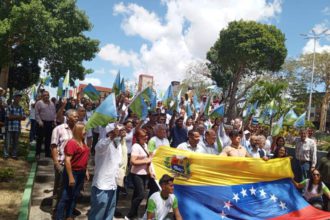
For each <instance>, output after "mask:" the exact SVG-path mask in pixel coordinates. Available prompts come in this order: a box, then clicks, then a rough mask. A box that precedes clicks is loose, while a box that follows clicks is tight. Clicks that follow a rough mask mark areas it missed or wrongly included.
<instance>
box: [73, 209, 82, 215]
mask: <svg viewBox="0 0 330 220" xmlns="http://www.w3.org/2000/svg"><path fill="white" fill-rule="evenodd" d="M72 215H74V216H75V217H77V216H79V215H81V211H79V210H78V209H74V210H73V211H72Z"/></svg>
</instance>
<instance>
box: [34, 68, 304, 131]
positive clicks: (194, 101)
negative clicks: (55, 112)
mask: <svg viewBox="0 0 330 220" xmlns="http://www.w3.org/2000/svg"><path fill="white" fill-rule="evenodd" d="M51 80H52V78H51V76H47V77H45V78H44V79H43V80H42V83H43V84H44V85H49V83H50V82H51ZM69 87H70V72H69V71H68V72H67V73H66V75H65V77H64V78H63V77H61V78H60V79H59V83H58V90H57V95H58V96H59V97H63V96H64V95H66V94H65V91H67V90H68V88H69ZM207 89H208V90H209V91H210V92H209V96H208V97H207V100H206V103H205V104H204V106H203V109H200V108H201V106H200V103H199V100H198V98H197V95H196V94H194V95H193V96H192V97H191V101H185V103H184V109H185V112H186V116H187V117H191V116H193V112H199V111H200V110H201V112H202V113H203V114H204V115H205V116H207V117H209V118H211V119H215V118H218V117H224V114H225V105H224V104H221V105H219V106H218V107H216V108H215V109H213V110H212V111H211V99H212V95H211V94H213V92H214V91H218V90H219V88H218V87H216V86H210V87H208V88H207ZM112 90H113V94H114V97H112V96H110V97H109V98H107V99H106V100H104V101H103V102H102V103H101V105H100V106H99V109H98V110H97V111H96V113H97V114H96V116H97V117H96V116H95V117H96V118H95V117H93V118H91V120H92V119H93V120H94V119H97V118H98V117H101V116H100V115H102V117H103V116H107V118H108V120H106V121H108V122H109V120H110V121H113V120H115V118H114V117H115V116H116V117H117V116H118V114H117V110H118V109H117V107H116V106H115V105H114V106H113V108H109V109H110V110H109V109H107V111H104V109H105V108H104V107H102V104H104V105H105V106H107V108H108V107H109V106H110V105H113V104H115V103H116V102H115V99H116V96H118V95H119V94H120V93H124V92H125V91H126V85H125V79H124V78H122V77H121V75H120V72H119V71H118V73H117V75H116V78H115V80H114V83H113V87H112ZM181 92H182V90H180V91H179V92H178V93H177V95H175V94H174V91H173V86H172V85H169V87H168V88H167V90H166V91H165V93H164V95H160V94H159V95H158V94H157V93H156V91H155V90H153V89H152V88H150V87H147V88H145V89H144V90H143V91H141V92H139V93H138V94H136V95H135V96H134V97H133V99H132V101H131V103H130V105H129V106H128V107H129V108H130V109H131V110H132V112H133V113H135V114H136V115H137V116H138V117H139V118H140V119H145V118H146V117H147V115H148V112H149V111H150V110H151V111H154V110H155V109H156V105H157V99H161V101H162V103H163V105H164V106H165V107H166V108H167V109H168V110H169V113H171V112H173V110H176V111H177V112H179V110H180V103H181ZM83 93H84V94H85V95H87V96H88V97H89V98H90V99H91V100H93V101H96V100H99V98H100V92H99V91H98V90H97V89H96V88H95V87H94V86H93V85H92V84H88V85H87V86H86V87H85V88H84V90H83ZM36 95H37V91H36V87H35V86H33V87H32V89H31V97H32V98H33V99H35V98H36ZM111 97H112V98H114V100H112V98H111ZM257 108H258V101H256V102H255V103H253V104H251V103H249V104H248V105H247V107H246V109H245V111H244V112H243V117H244V118H245V119H247V118H249V117H250V116H253V115H255V114H256V113H257ZM276 113H277V109H276V102H275V100H272V101H271V102H270V103H269V104H268V105H266V106H265V109H264V111H263V112H262V113H261V114H260V116H259V118H258V119H257V122H258V123H260V124H263V123H264V122H265V120H266V118H274V116H275V115H276ZM102 117H101V118H102ZM305 117H306V112H305V113H303V114H301V115H300V116H299V117H298V116H297V114H296V113H295V112H294V110H293V109H290V110H289V111H288V112H287V113H286V114H285V115H282V116H280V117H279V118H278V120H277V121H276V122H274V123H273V126H272V128H271V134H272V135H274V136H276V135H278V134H279V133H280V132H281V130H282V128H283V125H286V126H293V127H295V128H300V127H303V126H305ZM253 118H254V117H253ZM96 121H99V120H96ZM99 122H100V121H99ZM96 124H98V123H95V122H91V123H90V124H89V126H96Z"/></svg>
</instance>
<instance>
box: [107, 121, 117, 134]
mask: <svg viewBox="0 0 330 220" xmlns="http://www.w3.org/2000/svg"><path fill="white" fill-rule="evenodd" d="M115 128H116V124H115V123H111V124H108V125H107V126H106V127H105V132H106V133H107V134H108V133H109V132H111V131H113V130H115Z"/></svg>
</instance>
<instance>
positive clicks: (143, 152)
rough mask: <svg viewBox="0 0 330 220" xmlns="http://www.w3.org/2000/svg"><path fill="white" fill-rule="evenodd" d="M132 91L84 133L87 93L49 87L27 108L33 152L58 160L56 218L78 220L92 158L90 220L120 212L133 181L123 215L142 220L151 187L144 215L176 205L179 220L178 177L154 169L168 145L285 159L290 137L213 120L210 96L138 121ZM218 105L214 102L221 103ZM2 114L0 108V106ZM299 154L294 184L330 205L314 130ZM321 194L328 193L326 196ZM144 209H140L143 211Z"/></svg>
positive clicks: (327, 167)
mask: <svg viewBox="0 0 330 220" xmlns="http://www.w3.org/2000/svg"><path fill="white" fill-rule="evenodd" d="M20 98H21V94H19V93H15V94H14V96H13V103H12V104H10V105H8V106H7V107H6V110H5V116H4V117H5V120H4V124H5V126H6V134H7V135H6V145H5V150H4V157H5V158H7V157H8V156H9V148H10V147H11V148H12V156H13V158H16V157H17V140H18V136H19V132H20V122H21V121H22V120H25V114H24V111H23V110H22V107H21V106H20V105H19V102H20ZM130 100H131V99H130V96H129V94H121V95H120V96H118V97H117V106H118V113H119V114H118V115H119V117H118V120H117V121H116V122H112V123H109V124H108V125H107V126H106V127H105V128H103V127H100V126H99V127H96V128H93V129H91V130H86V128H85V125H86V123H87V121H88V120H89V118H90V117H91V116H92V114H93V111H94V110H95V109H96V108H97V107H98V105H99V104H100V103H99V102H92V101H91V100H89V99H87V98H80V99H78V100H76V99H74V98H68V99H66V98H63V99H60V100H58V101H57V100H56V99H55V98H52V99H50V97H49V92H47V91H42V92H41V96H40V97H39V98H38V99H37V101H36V102H35V103H32V104H31V109H30V122H31V123H30V125H31V129H30V141H31V142H32V141H34V140H36V157H37V158H40V155H41V152H42V145H43V146H44V152H45V157H50V158H52V160H53V162H54V176H55V178H54V191H53V194H54V195H53V202H52V208H53V217H54V218H55V219H73V218H74V216H75V215H76V214H77V212H78V211H77V210H76V208H75V206H76V200H77V197H78V196H79V194H80V192H81V190H82V187H83V184H84V181H85V180H89V178H90V175H89V173H88V169H87V166H88V161H89V160H91V158H92V159H93V160H94V161H95V166H93V167H92V169H93V174H94V176H93V180H92V188H91V208H90V211H89V213H88V218H89V219H91V220H93V219H112V218H113V216H117V215H119V214H120V213H119V212H118V210H117V209H116V204H117V202H118V198H119V196H118V193H119V191H122V192H125V191H126V190H127V187H128V186H131V185H132V186H133V188H134V192H133V196H132V199H131V206H130V209H129V212H128V213H122V214H125V215H126V216H125V218H126V219H135V218H137V217H139V213H138V210H139V208H140V206H141V202H142V200H143V199H144V198H145V192H146V185H148V189H149V194H148V200H147V205H146V212H145V216H144V217H145V219H166V216H167V215H168V213H169V212H170V211H171V210H172V211H173V213H174V216H175V218H176V219H181V215H180V211H179V208H178V203H180V201H178V200H177V199H176V197H175V195H174V194H173V178H172V177H170V176H168V175H164V176H163V177H162V178H161V179H160V180H159V182H158V181H155V174H154V172H153V170H152V168H151V166H150V164H151V161H152V157H153V155H154V152H155V150H156V149H157V148H158V147H160V146H168V147H173V148H177V149H181V150H186V151H192V152H197V153H203V154H213V155H219V156H222V157H228V156H229V157H253V158H260V159H263V160H270V159H273V158H282V157H288V156H289V155H288V148H287V146H286V138H285V137H283V136H276V137H271V136H270V135H269V133H270V132H269V130H267V129H265V128H264V127H262V126H259V125H258V124H253V123H251V120H242V118H239V117H238V118H235V119H234V120H232V121H228V122H227V121H225V120H224V118H221V117H218V118H215V119H211V118H208V117H207V114H204V109H205V106H206V103H205V101H206V100H205V96H202V97H201V100H200V105H199V106H200V109H199V110H198V111H194V113H193V115H192V116H190V117H187V114H186V112H185V103H184V102H185V101H187V100H185V98H184V97H183V98H182V102H181V103H180V106H181V108H180V111H179V112H177V111H175V110H174V111H172V112H171V114H170V112H169V111H168V109H167V108H166V106H165V105H164V104H163V103H162V101H160V100H159V101H158V102H157V108H156V109H155V110H154V111H150V112H149V114H148V116H147V117H146V118H145V119H141V118H138V117H137V116H136V115H135V114H134V113H133V112H132V111H131V110H130V109H129V107H128V106H129V103H130ZM218 104H219V103H212V105H213V107H216V105H218ZM0 110H1V108H0ZM0 119H1V111H0ZM293 144H294V145H295V154H294V155H292V156H293V157H294V158H293V159H295V160H296V161H297V162H298V164H299V171H300V172H298V173H295V175H296V177H297V178H296V180H297V179H298V180H301V181H299V182H296V181H294V180H293V182H294V184H295V185H296V187H297V188H299V189H304V190H303V196H304V198H305V199H306V200H307V201H309V202H310V203H313V204H315V203H316V202H317V204H318V205H319V208H324V209H327V202H328V198H330V193H329V189H328V187H329V186H330V153H329V154H328V156H327V157H326V158H322V159H321V161H319V162H318V161H317V147H316V141H315V140H314V139H313V130H312V129H311V128H308V129H301V130H300V131H299V137H298V138H296V139H295V141H294V143H293ZM322 196H324V197H325V198H322ZM316 206H317V205H316ZM140 214H141V213H140Z"/></svg>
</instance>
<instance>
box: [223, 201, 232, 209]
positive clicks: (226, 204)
mask: <svg viewBox="0 0 330 220" xmlns="http://www.w3.org/2000/svg"><path fill="white" fill-rule="evenodd" d="M231 206H232V204H230V201H228V202H225V206H224V208H227V209H228V210H230V207H231Z"/></svg>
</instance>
